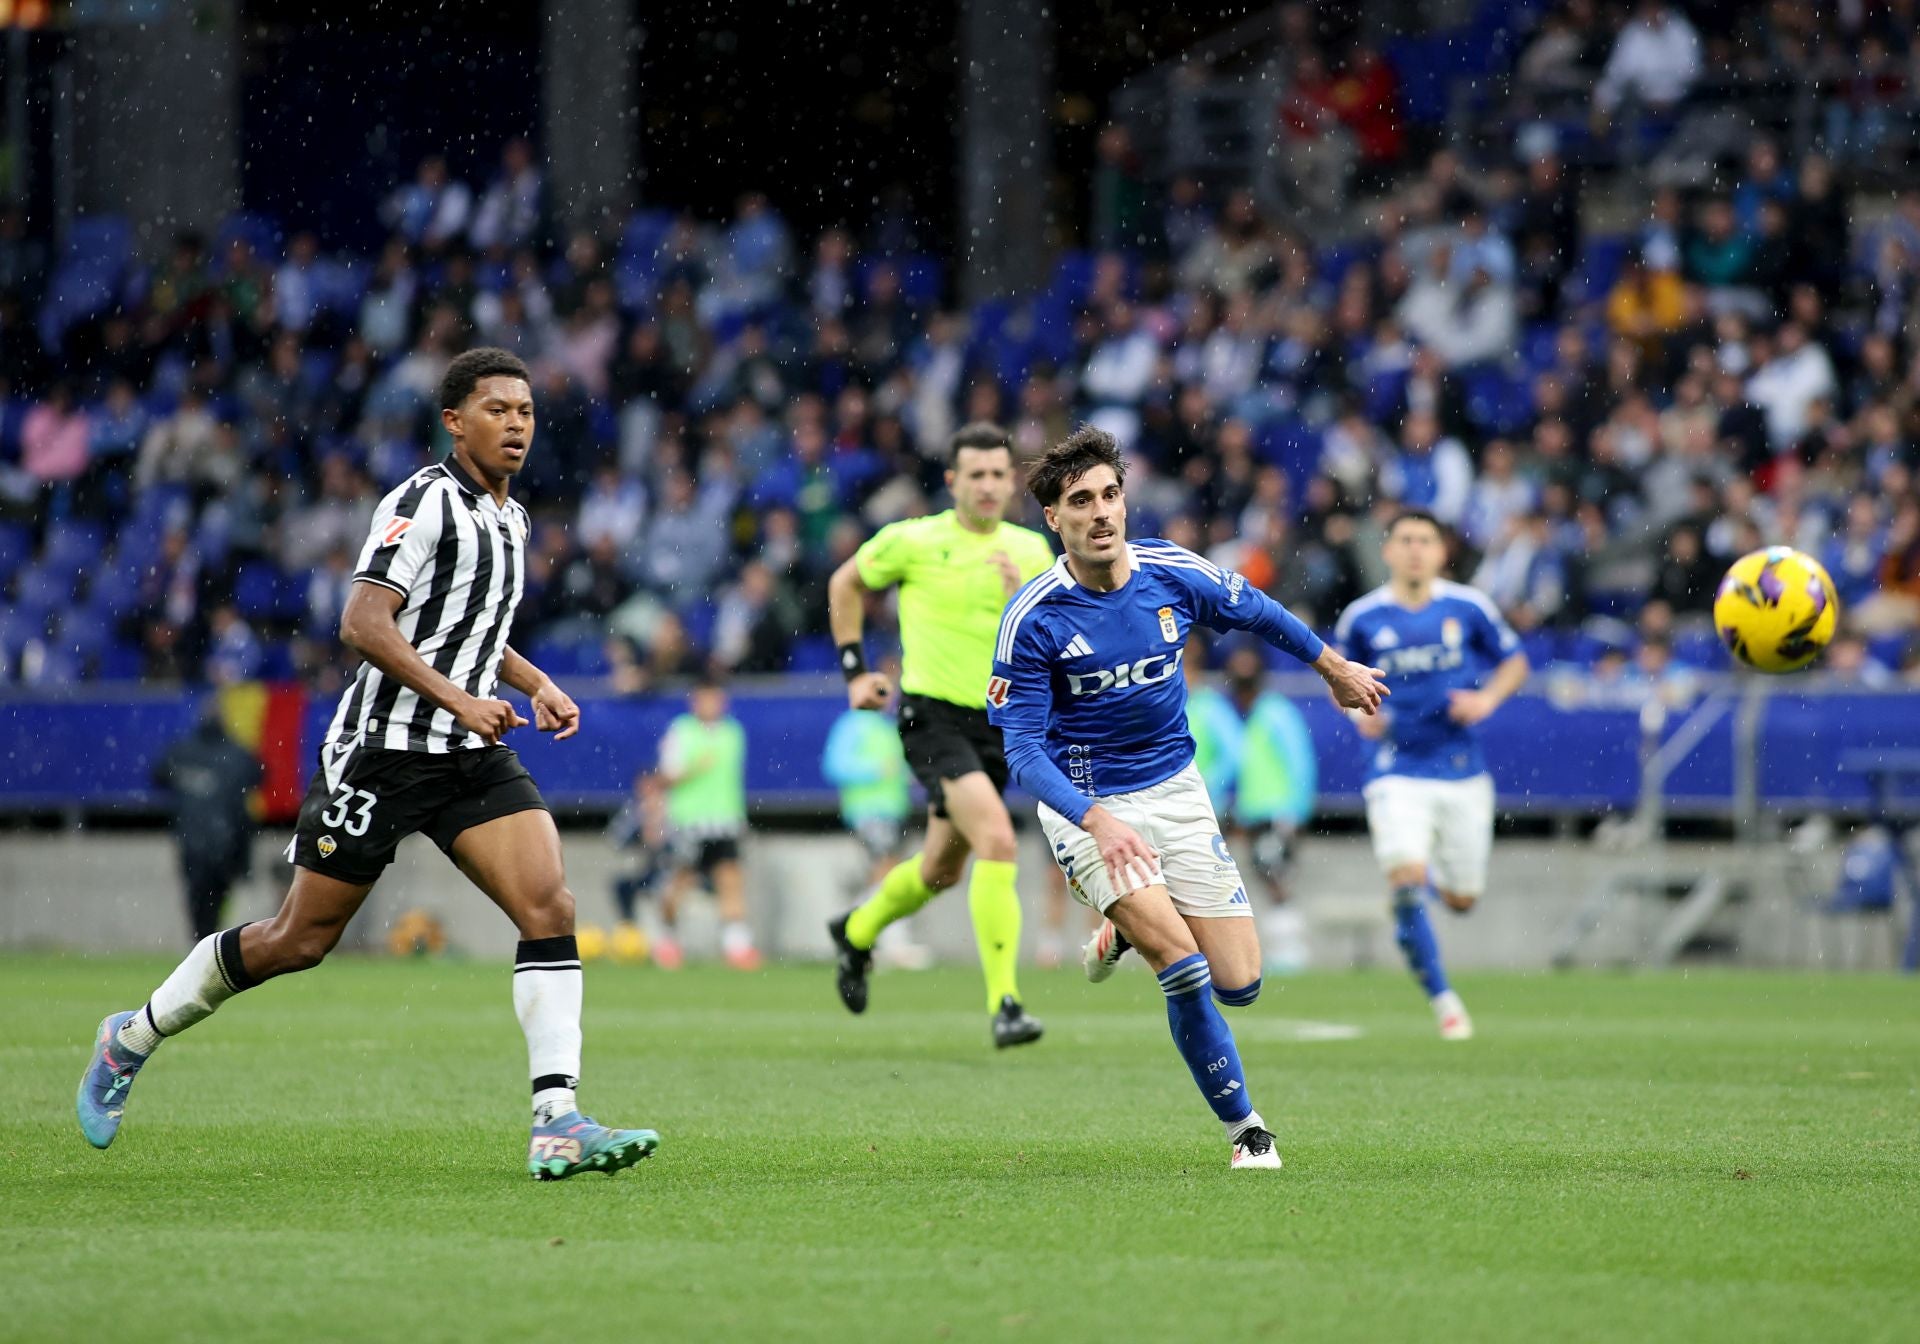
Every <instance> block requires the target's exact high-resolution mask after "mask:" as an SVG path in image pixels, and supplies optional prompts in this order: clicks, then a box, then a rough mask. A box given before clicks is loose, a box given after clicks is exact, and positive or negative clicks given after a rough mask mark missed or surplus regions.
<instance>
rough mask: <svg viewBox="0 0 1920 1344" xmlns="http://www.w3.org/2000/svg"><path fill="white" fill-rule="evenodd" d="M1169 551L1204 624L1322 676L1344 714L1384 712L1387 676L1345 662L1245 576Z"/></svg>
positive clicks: (1175, 549) (1173, 567)
mask: <svg viewBox="0 0 1920 1344" xmlns="http://www.w3.org/2000/svg"><path fill="white" fill-rule="evenodd" d="M1168 550H1170V551H1171V552H1173V553H1174V554H1175V556H1176V560H1175V562H1174V563H1172V564H1170V565H1169V566H1168V567H1167V571H1166V572H1168V573H1170V574H1175V575H1178V576H1179V577H1180V579H1181V581H1182V582H1184V583H1185V584H1186V585H1187V589H1188V591H1189V592H1191V593H1192V594H1193V597H1194V601H1195V604H1196V606H1197V607H1198V608H1199V614H1200V619H1201V622H1202V623H1203V624H1206V625H1210V626H1212V627H1213V628H1214V629H1216V630H1245V631H1247V632H1248V633H1249V634H1254V635H1258V636H1260V638H1262V639H1264V640H1266V641H1267V643H1269V644H1271V645H1273V646H1274V647H1275V648H1276V649H1279V650H1281V651H1282V652H1284V653H1290V654H1292V655H1293V656H1294V657H1295V658H1298V659H1299V660H1300V661H1301V662H1303V663H1305V664H1307V665H1308V666H1309V667H1311V668H1312V669H1313V670H1314V671H1316V672H1318V673H1319V674H1320V677H1321V679H1322V680H1323V681H1325V682H1326V683H1327V689H1328V690H1330V691H1332V692H1333V699H1334V703H1335V704H1337V705H1339V706H1340V707H1341V708H1342V709H1358V710H1362V711H1364V712H1365V713H1368V714H1372V713H1373V712H1374V711H1375V710H1377V709H1379V708H1380V701H1381V698H1382V697H1384V696H1385V695H1387V694H1388V692H1387V684H1386V681H1385V680H1384V678H1385V676H1386V673H1384V672H1382V671H1381V670H1380V669H1379V668H1377V667H1368V666H1366V665H1365V664H1362V663H1356V662H1353V661H1352V660H1350V659H1348V658H1346V657H1344V656H1343V655H1342V654H1341V653H1340V651H1339V650H1338V649H1336V648H1334V647H1333V646H1332V645H1330V644H1327V643H1325V642H1323V641H1322V640H1321V638H1320V636H1318V635H1316V634H1314V633H1313V631H1311V630H1309V629H1308V628H1307V623H1306V622H1305V621H1303V620H1301V619H1300V618H1299V617H1298V616H1295V615H1294V614H1293V613H1292V612H1290V611H1288V610H1287V609H1286V608H1285V607H1283V606H1281V605H1280V604H1279V603H1278V602H1275V601H1274V600H1273V599H1272V598H1270V597H1268V596H1267V595H1266V594H1265V593H1263V592H1261V591H1260V590H1259V589H1258V588H1255V587H1254V586H1253V585H1252V584H1250V583H1248V582H1247V581H1246V579H1245V578H1243V577H1242V576H1240V575H1238V574H1229V573H1227V572H1226V571H1225V570H1222V569H1220V568H1219V567H1218V566H1216V565H1214V564H1213V563H1212V562H1211V561H1208V560H1205V559H1202V558H1201V557H1200V556H1197V555H1194V554H1193V553H1192V552H1191V551H1185V550H1181V549H1180V548H1178V547H1169V548H1168Z"/></svg>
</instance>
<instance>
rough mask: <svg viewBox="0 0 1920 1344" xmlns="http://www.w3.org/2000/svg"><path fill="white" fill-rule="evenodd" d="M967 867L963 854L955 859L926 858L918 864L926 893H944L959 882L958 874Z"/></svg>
mask: <svg viewBox="0 0 1920 1344" xmlns="http://www.w3.org/2000/svg"><path fill="white" fill-rule="evenodd" d="M966 866H967V856H966V855H965V854H964V853H963V854H961V855H960V857H959V858H957V859H947V858H946V857H944V856H942V857H940V858H934V857H932V856H929V857H927V858H926V859H924V860H922V861H921V864H920V880H921V881H922V882H923V883H925V884H926V888H927V890H928V891H945V890H946V889H947V888H949V887H951V886H953V885H954V884H955V883H956V882H958V881H959V880H960V874H961V872H962V870H964V869H965V868H966Z"/></svg>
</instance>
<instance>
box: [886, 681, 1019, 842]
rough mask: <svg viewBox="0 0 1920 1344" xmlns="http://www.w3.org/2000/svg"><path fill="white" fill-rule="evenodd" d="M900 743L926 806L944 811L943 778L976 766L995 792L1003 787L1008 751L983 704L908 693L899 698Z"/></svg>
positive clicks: (938, 813) (967, 772) (940, 813)
mask: <svg viewBox="0 0 1920 1344" xmlns="http://www.w3.org/2000/svg"><path fill="white" fill-rule="evenodd" d="M900 745H901V747H902V748H903V749H904V750H905V751H906V755H907V768H908V769H910V770H912V771H913V777H914V778H915V779H917V780H919V781H920V787H921V788H923V789H925V790H926V791H927V811H929V812H931V813H932V814H933V815H934V816H936V817H944V816H946V815H947V805H946V801H945V799H946V795H945V793H944V791H943V790H942V789H941V788H940V781H941V780H943V779H958V778H960V777H961V776H962V775H970V774H972V773H973V772H974V771H976V770H980V771H984V772H985V773H986V776H987V778H988V779H990V780H992V781H993V790H994V792H995V793H1005V792H1006V791H1007V779H1008V772H1007V755H1006V752H1005V751H1003V750H1002V749H1001V746H1000V730H999V729H998V728H995V727H994V726H993V724H992V723H990V722H989V721H988V719H987V711H986V710H984V709H962V708H961V707H960V706H959V705H954V704H949V703H948V702H947V701H945V700H935V699H933V698H932V697H931V696H925V695H908V696H903V697H901V700H900Z"/></svg>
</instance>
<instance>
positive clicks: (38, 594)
mask: <svg viewBox="0 0 1920 1344" xmlns="http://www.w3.org/2000/svg"><path fill="white" fill-rule="evenodd" d="M72 600H73V576H72V575H70V574H60V573H57V572H55V571H53V570H49V569H43V568H41V567H40V566H39V565H29V566H28V567H27V568H25V569H23V570H21V571H20V577H19V580H18V601H17V603H16V605H18V606H19V607H20V609H21V610H23V611H30V612H37V613H38V614H40V615H41V616H48V615H51V614H52V613H54V612H55V611H58V610H59V609H60V608H62V607H64V606H66V605H67V603H68V602H70V601H72Z"/></svg>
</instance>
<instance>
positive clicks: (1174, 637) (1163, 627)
mask: <svg viewBox="0 0 1920 1344" xmlns="http://www.w3.org/2000/svg"><path fill="white" fill-rule="evenodd" d="M1160 633H1161V634H1162V635H1164V636H1165V637H1166V640H1167V643H1169V644H1178V643H1179V642H1180V627H1179V625H1178V624H1176V623H1175V621H1174V619H1173V608H1172V607H1162V608H1160Z"/></svg>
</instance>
